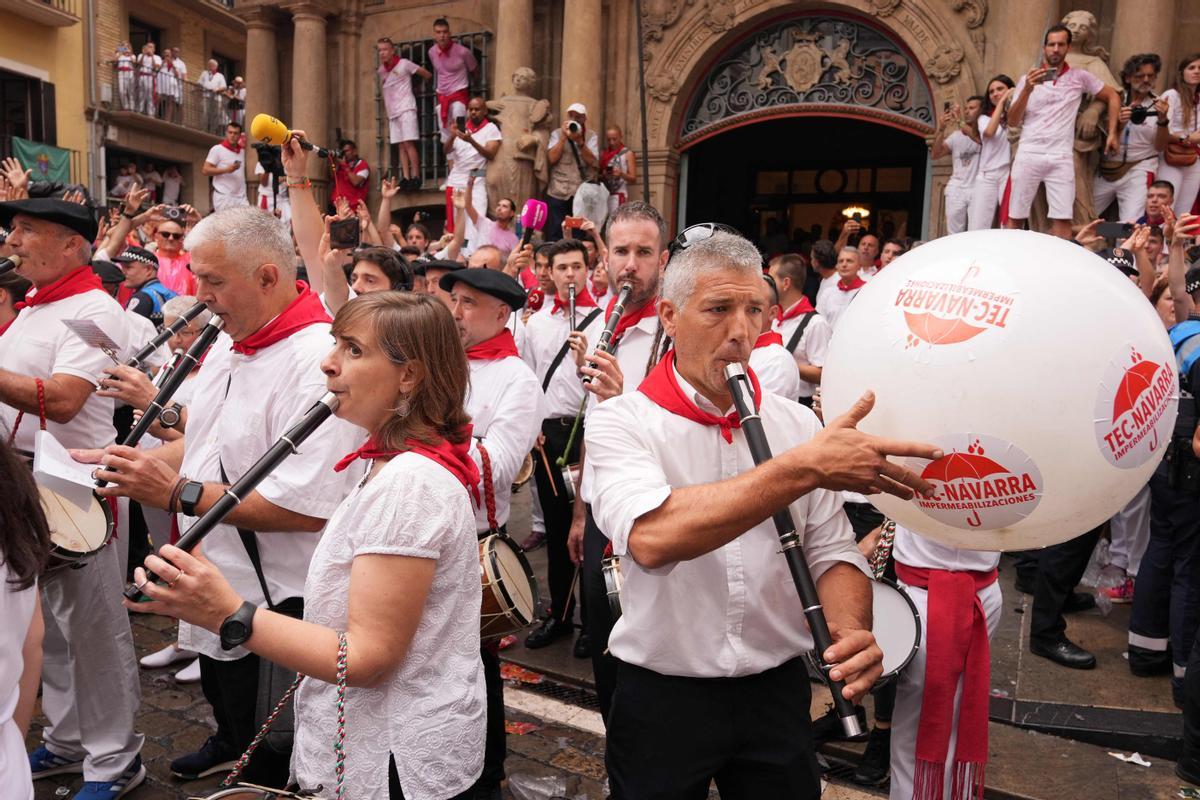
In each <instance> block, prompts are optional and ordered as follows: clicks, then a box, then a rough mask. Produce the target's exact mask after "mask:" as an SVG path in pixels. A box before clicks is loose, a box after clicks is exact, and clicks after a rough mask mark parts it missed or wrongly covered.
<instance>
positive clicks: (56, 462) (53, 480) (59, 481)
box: [33, 431, 96, 511]
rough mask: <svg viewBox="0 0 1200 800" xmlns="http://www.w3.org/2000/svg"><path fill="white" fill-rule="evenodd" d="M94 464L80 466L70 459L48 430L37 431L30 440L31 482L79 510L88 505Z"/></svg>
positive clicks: (89, 506) (68, 454) (90, 497)
mask: <svg viewBox="0 0 1200 800" xmlns="http://www.w3.org/2000/svg"><path fill="white" fill-rule="evenodd" d="M94 469H96V465H95V464H80V463H79V462H78V461H76V460H75V459H73V458H71V454H70V453H69V452H67V448H65V447H63V446H62V445H61V444H59V441H58V440H57V439H55V438H54V436H53V435H52V434H50V433H49V432H48V431H38V432H37V433H36V434H35V435H34V438H33V479H34V481H36V482H37V484H38V485H39V486H45V487H46V488H47V489H50V490H51V491H53V492H57V493H58V494H60V495H62V496H63V497H64V498H66V499H67V500H70V501H71V502H72V503H74V504H75V505H77V506H79V508H80V509H81V510H84V511H86V510H88V509H89V508H91V505H92V491H93V490H94V489H95V488H96V482H95V481H94V480H93V479H92V470H94Z"/></svg>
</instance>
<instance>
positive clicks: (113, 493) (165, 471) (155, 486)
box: [72, 444, 179, 510]
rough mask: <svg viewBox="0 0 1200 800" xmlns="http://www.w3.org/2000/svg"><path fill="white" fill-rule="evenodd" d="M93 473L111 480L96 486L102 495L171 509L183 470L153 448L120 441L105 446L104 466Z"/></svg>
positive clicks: (101, 478) (102, 458)
mask: <svg viewBox="0 0 1200 800" xmlns="http://www.w3.org/2000/svg"><path fill="white" fill-rule="evenodd" d="M72 455H74V454H72ZM76 460H80V459H78V458H77V459H76ZM85 463H86V462H85ZM92 474H93V477H95V478H97V479H99V480H105V481H108V486H105V487H103V488H99V489H96V494H98V495H100V496H101V497H128V498H129V499H131V500H136V501H137V502H139V503H141V504H142V505H146V506H153V507H154V508H161V509H165V510H170V509H167V503H169V502H170V500H171V492H172V491H173V490H174V489H175V484H176V483H178V482H179V473H177V472H176V471H175V470H174V469H172V468H171V466H170V465H169V464H167V463H166V462H165V461H162V460H161V459H159V458H157V457H156V456H155V455H154V451H153V450H141V449H138V448H134V447H124V446H122V445H117V444H114V445H109V446H108V447H106V448H104V455H103V456H102V457H101V459H100V468H99V469H97V470H96V471H95V472H93V473H92Z"/></svg>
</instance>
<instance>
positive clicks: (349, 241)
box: [329, 217, 359, 250]
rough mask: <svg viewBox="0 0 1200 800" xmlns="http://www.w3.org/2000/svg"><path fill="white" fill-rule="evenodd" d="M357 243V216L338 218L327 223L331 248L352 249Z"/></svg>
mask: <svg viewBox="0 0 1200 800" xmlns="http://www.w3.org/2000/svg"><path fill="white" fill-rule="evenodd" d="M358 244H359V228H358V217H350V218H349V219H339V220H337V221H335V222H331V223H330V224H329V246H330V247H331V248H332V249H334V250H353V249H354V248H356V247H358Z"/></svg>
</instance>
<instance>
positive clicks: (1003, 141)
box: [976, 110, 1012, 172]
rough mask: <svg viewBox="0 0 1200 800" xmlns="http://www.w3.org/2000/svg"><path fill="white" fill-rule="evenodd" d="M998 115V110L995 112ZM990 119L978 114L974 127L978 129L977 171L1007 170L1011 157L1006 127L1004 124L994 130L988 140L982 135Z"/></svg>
mask: <svg viewBox="0 0 1200 800" xmlns="http://www.w3.org/2000/svg"><path fill="white" fill-rule="evenodd" d="M997 113H999V110H997ZM991 121H992V118H991V117H989V116H987V115H985V114H980V115H979V119H978V120H977V121H976V125H977V126H978V128H979V141H980V153H979V171H980V172H990V171H991V170H997V169H1007V168H1008V162H1009V158H1010V157H1011V153H1012V147H1011V146H1010V145H1009V143H1008V126H1007V125H1005V124H1004V123H1000V125H999V126H998V127H997V128H996V132H995V133H994V134H992V138H990V139H988V138H987V137H986V136H984V135H983V132H984V131H986V130H987V126H988V125H989V124H990V123H991Z"/></svg>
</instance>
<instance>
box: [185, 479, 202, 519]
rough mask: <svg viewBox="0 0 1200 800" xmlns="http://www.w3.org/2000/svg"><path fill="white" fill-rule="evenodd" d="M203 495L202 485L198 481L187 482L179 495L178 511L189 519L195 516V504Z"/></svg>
mask: <svg viewBox="0 0 1200 800" xmlns="http://www.w3.org/2000/svg"><path fill="white" fill-rule="evenodd" d="M203 494H204V484H203V483H201V482H200V481H188V482H187V483H185V484H184V485H183V491H181V492H180V493H179V510H180V511H182V512H183V513H184V514H186V515H187V516H189V517H194V516H197V515H196V504H197V503H199V502H200V497H201V495H203Z"/></svg>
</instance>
